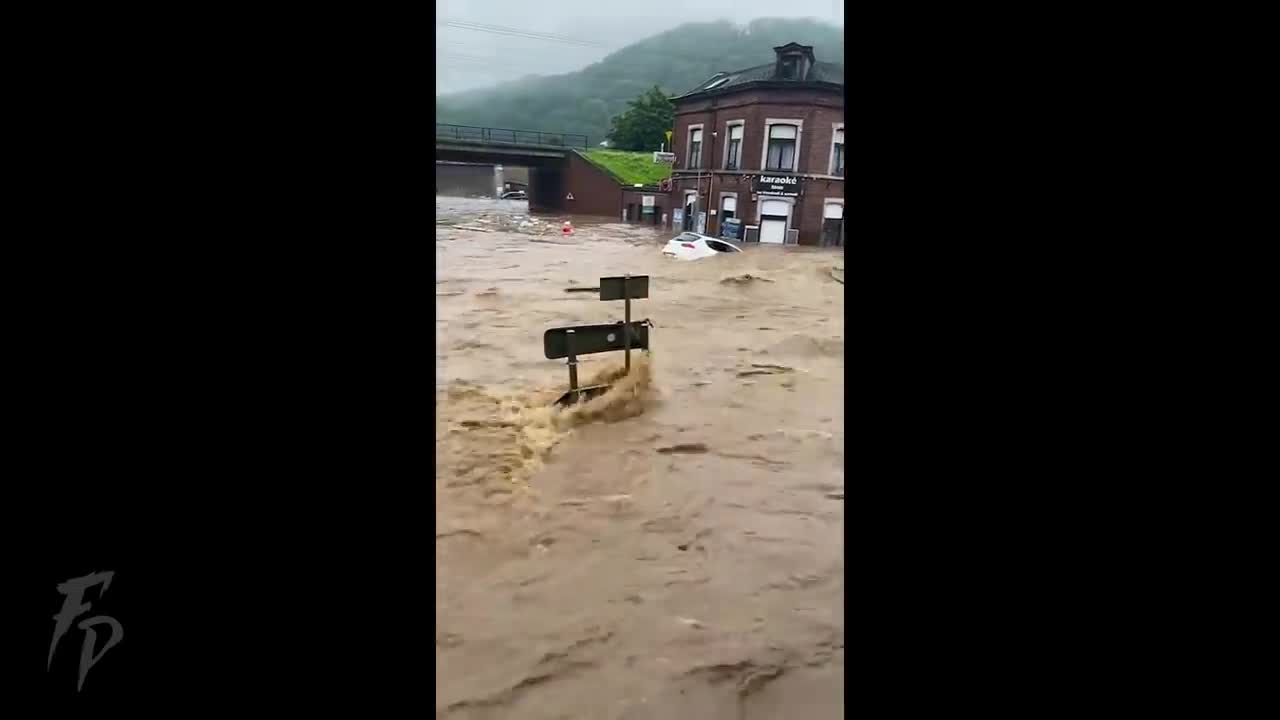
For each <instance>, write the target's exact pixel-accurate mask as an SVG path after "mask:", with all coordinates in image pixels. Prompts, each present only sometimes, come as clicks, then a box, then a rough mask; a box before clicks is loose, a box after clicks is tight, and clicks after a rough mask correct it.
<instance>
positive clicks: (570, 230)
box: [560, 220, 573, 235]
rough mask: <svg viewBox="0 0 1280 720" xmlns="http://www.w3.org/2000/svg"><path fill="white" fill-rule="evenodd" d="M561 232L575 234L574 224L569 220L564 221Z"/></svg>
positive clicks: (562, 233)
mask: <svg viewBox="0 0 1280 720" xmlns="http://www.w3.org/2000/svg"><path fill="white" fill-rule="evenodd" d="M560 234H561V235H572V234H573V225H571V224H570V223H569V221H568V220H565V221H564V225H563V226H562V227H561V228H560Z"/></svg>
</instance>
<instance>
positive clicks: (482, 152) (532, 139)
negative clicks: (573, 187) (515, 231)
mask: <svg viewBox="0 0 1280 720" xmlns="http://www.w3.org/2000/svg"><path fill="white" fill-rule="evenodd" d="M575 149H577V150H585V149H587V136H586V135H578V134H573V133H554V132H543V131H538V130H511V129H508V128H486V127H474V126H470V125H442V124H437V125H436V160H444V161H450V162H467V163H483V164H486V165H518V166H522V167H527V168H529V189H528V195H529V211H530V212H562V211H563V210H564V209H565V175H566V174H567V172H568V168H569V154H570V153H571V152H572V151H573V150H575Z"/></svg>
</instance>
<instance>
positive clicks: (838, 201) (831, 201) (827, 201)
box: [822, 198, 844, 222]
mask: <svg viewBox="0 0 1280 720" xmlns="http://www.w3.org/2000/svg"><path fill="white" fill-rule="evenodd" d="M828 205H839V206H840V221H841V222H843V221H844V198H822V219H823V221H824V222H825V221H826V220H827V206H828Z"/></svg>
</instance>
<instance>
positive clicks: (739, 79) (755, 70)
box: [676, 61, 844, 98]
mask: <svg viewBox="0 0 1280 720" xmlns="http://www.w3.org/2000/svg"><path fill="white" fill-rule="evenodd" d="M777 71H778V65H777V63H776V62H772V63H769V64H767V65H756V66H755V67H749V68H746V69H744V70H735V71H733V72H728V73H716V74H715V75H712V76H711V77H709V78H707V79H706V80H705V81H703V82H702V83H701V84H700V85H698V86H697V87H695V88H694V89H692V90H690V91H689V92H687V93H684V94H683V95H678V96H676V97H680V98H686V97H689V96H690V95H696V94H698V93H702V92H706V91H708V90H711V91H714V92H719V91H722V90H730V89H733V88H734V87H736V86H739V85H745V84H747V83H752V82H762V81H766V82H771V81H777V82H786V83H796V84H804V83H832V84H835V85H844V66H843V65H837V64H836V63H829V62H817V61H815V62H814V63H813V65H811V66H810V67H809V72H808V73H807V74H806V75H805V77H804V79H802V80H779V79H778V78H777V77H776V73H777ZM726 76H727V77H729V81H728V82H725V83H721V84H720V85H716V86H715V87H714V88H711V85H714V84H715V83H716V82H719V81H720V80H723V79H724V78H725V77H726Z"/></svg>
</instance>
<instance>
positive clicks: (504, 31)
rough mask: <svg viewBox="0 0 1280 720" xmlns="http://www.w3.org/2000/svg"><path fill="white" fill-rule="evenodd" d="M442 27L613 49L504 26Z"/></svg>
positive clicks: (460, 24) (457, 23)
mask: <svg viewBox="0 0 1280 720" xmlns="http://www.w3.org/2000/svg"><path fill="white" fill-rule="evenodd" d="M440 24H441V25H445V26H447V27H452V28H457V29H459V30H471V31H474V32H482V33H489V34H491V35H505V36H507V37H520V38H528V39H530V40H544V41H546V42H554V43H560V44H563V45H579V46H582V47H597V48H606V49H611V48H610V46H608V45H605V44H604V43H598V42H594V41H592V40H578V39H576V38H570V37H565V36H563V35H552V34H551V33H540V32H531V31H528V30H520V29H519V28H512V27H505V26H502V25H489V24H486V23H473V22H467V21H461V20H443V21H440Z"/></svg>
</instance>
